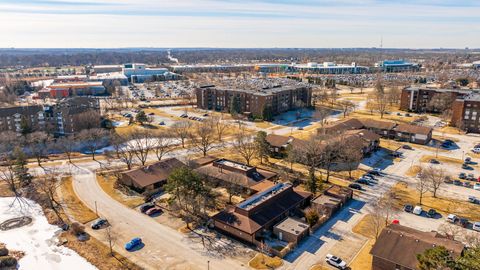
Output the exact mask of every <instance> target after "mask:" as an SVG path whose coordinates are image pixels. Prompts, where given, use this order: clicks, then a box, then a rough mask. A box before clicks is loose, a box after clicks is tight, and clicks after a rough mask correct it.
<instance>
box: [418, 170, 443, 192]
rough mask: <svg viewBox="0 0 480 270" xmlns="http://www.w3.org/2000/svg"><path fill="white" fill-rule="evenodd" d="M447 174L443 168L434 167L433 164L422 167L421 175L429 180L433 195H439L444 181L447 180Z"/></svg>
mask: <svg viewBox="0 0 480 270" xmlns="http://www.w3.org/2000/svg"><path fill="white" fill-rule="evenodd" d="M446 176H447V174H446V172H445V170H444V169H442V168H433V167H432V166H430V167H426V168H421V171H420V177H422V178H425V180H426V181H427V182H428V185H429V190H430V191H431V192H432V194H433V197H434V198H436V197H437V191H438V189H439V188H440V186H441V185H443V183H444V182H443V181H445V177H446Z"/></svg>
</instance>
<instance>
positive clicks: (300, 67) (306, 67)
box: [292, 62, 369, 74]
mask: <svg viewBox="0 0 480 270" xmlns="http://www.w3.org/2000/svg"><path fill="white" fill-rule="evenodd" d="M292 69H293V71H295V72H300V73H309V74H359V73H368V72H369V68H368V67H363V66H358V65H357V64H356V63H352V64H351V65H344V64H339V65H337V64H336V63H335V62H323V63H322V64H318V63H315V62H311V63H307V64H294V65H292Z"/></svg>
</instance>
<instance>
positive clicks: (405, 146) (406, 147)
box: [402, 144, 413, 150]
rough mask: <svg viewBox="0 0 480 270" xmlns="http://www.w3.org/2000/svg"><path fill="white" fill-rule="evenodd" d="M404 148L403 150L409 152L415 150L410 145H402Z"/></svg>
mask: <svg viewBox="0 0 480 270" xmlns="http://www.w3.org/2000/svg"><path fill="white" fill-rule="evenodd" d="M402 148H403V149H407V150H412V149H413V148H412V147H411V146H410V145H408V144H404V145H402Z"/></svg>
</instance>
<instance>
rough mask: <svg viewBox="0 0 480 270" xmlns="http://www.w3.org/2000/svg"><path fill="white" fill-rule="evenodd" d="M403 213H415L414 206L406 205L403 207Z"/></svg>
mask: <svg viewBox="0 0 480 270" xmlns="http://www.w3.org/2000/svg"><path fill="white" fill-rule="evenodd" d="M403 211H405V212H408V213H411V212H412V211H413V205H411V204H405V206H404V207H403Z"/></svg>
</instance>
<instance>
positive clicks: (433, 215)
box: [427, 208, 437, 218]
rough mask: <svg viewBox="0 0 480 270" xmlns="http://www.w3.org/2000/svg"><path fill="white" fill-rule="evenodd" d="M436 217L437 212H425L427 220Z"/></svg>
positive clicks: (433, 210)
mask: <svg viewBox="0 0 480 270" xmlns="http://www.w3.org/2000/svg"><path fill="white" fill-rule="evenodd" d="M436 215H437V211H436V210H435V209H433V208H431V209H430V210H428V212H427V217H429V218H434V217H435V216H436Z"/></svg>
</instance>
